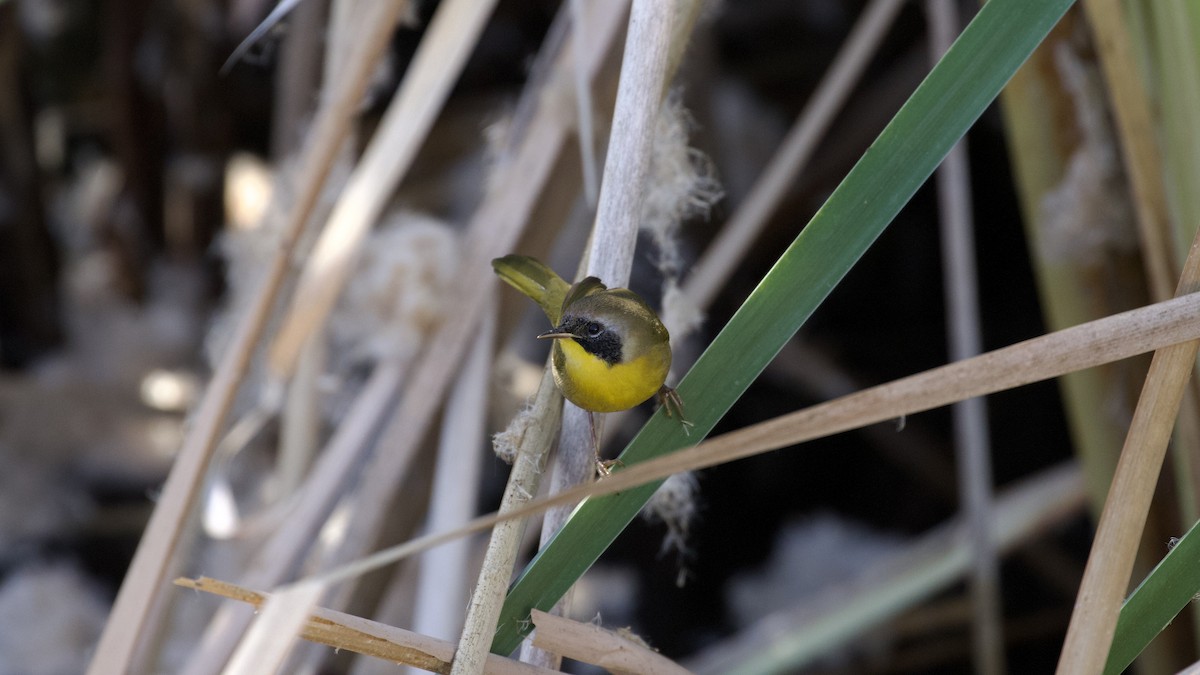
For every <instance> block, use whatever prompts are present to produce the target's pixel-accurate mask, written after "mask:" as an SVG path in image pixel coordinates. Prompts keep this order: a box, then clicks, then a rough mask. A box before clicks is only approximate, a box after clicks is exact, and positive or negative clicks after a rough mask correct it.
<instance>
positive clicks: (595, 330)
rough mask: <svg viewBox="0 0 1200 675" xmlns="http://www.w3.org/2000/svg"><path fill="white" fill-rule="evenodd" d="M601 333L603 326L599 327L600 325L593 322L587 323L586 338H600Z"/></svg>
mask: <svg viewBox="0 0 1200 675" xmlns="http://www.w3.org/2000/svg"><path fill="white" fill-rule="evenodd" d="M603 332H604V326H601V325H600V324H598V323H596V322H595V321H589V322H588V325H587V334H588V337H591V338H594V337H600V334H601V333H603Z"/></svg>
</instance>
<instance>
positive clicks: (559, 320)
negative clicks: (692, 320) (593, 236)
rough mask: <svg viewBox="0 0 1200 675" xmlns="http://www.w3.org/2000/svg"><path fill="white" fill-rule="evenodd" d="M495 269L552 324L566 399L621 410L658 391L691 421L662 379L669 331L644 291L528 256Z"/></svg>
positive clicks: (501, 261) (549, 334) (497, 263)
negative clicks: (574, 278)
mask: <svg viewBox="0 0 1200 675" xmlns="http://www.w3.org/2000/svg"><path fill="white" fill-rule="evenodd" d="M492 267H493V268H495V270H496V274H498V275H500V278H501V279H503V280H505V281H506V282H508V283H509V284H511V285H512V286H513V287H514V288H516V289H517V290H518V291H521V292H522V293H524V294H525V295H527V296H529V297H530V298H532V299H533V301H534V302H536V303H537V304H538V305H539V306H540V307H541V308H542V311H544V312H545V313H546V316H547V317H548V318H549V319H550V323H551V324H552V325H554V328H552V329H550V330H548V331H546V332H545V333H542V334H541V335H539V336H538V337H539V338H545V339H552V340H554V346H553V358H552V359H551V363H552V365H553V369H554V381H555V383H557V384H558V388H559V390H560V391H561V392H562V394H563V396H564V397H566V399H567V400H568V401H570V402H572V403H574V404H575V405H577V406H579V407H580V408H583V409H584V410H587V411H590V412H616V411H618V410H626V409H629V408H632V407H634V406H636V405H638V404H639V403H642V402H643V401H646V400H647V399H649V398H650V397H651V396H654V395H655V394H657V395H658V396H659V399H660V400H661V401H662V402H663V404H664V406H666V408H667V413H668V414H669V415H672V416H674V415H676V414H677V415H679V419H680V420H681V421H683V423H684V424H685V425H686V424H687V422H686V421H685V420H683V406H682V402H681V401H680V399H679V395H678V394H676V393H675V390H674V389H671V388H670V387H667V386H665V384H664V383H665V382H666V379H667V372H668V371H669V370H670V369H671V342H670V335H668V333H667V328H666V326H664V325H663V323H662V321H660V320H659V318H658V315H657V314H655V313H654V310H652V309H650V306H649V305H647V304H646V301H645V300H643V299H642V298H641V296H639V295H638V294H637V293H634V292H633V291H631V290H629V289H627V288H608V287H607V286H605V285H604V284H603V283H601V282H600V280H599V279H597V278H596V277H588V278H586V279H584V280H583V281H580V282H579V283H577V284H574V285H571V284H568V283H567V282H566V281H565V280H563V278H562V277H560V276H558V274H556V273H555V272H554V270H552V269H550V268H549V267H547V266H546V265H545V264H543V263H542V262H540V261H538V260H536V259H534V258H530V257H528V256H522V255H508V256H504V257H503V258H496V259H495V260H493V261H492Z"/></svg>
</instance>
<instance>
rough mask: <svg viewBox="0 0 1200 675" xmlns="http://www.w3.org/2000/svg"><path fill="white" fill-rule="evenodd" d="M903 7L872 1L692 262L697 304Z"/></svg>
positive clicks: (802, 160) (746, 241)
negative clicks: (775, 146) (776, 144)
mask: <svg viewBox="0 0 1200 675" xmlns="http://www.w3.org/2000/svg"><path fill="white" fill-rule="evenodd" d="M902 6H904V2H903V0H872V2H871V3H870V4H869V5H867V7H866V8H865V9H863V12H862V14H861V15H860V17H859V19H858V21H857V22H856V23H855V24H854V28H853V29H852V30H851V31H850V35H849V36H847V37H846V42H845V43H844V44H843V45H842V48H841V49H840V50H839V51H838V54H837V56H836V57H834V60H833V63H832V64H830V66H829V70H828V71H827V72H826V73H825V76H824V77H822V78H821V82H820V83H819V84H818V85H817V88H816V90H815V91H814V92H813V94H812V97H811V98H810V99H809V101H808V103H807V104H805V106H804V109H803V110H802V111H801V112H800V115H799V116H798V117H797V118H796V122H795V123H794V124H793V125H792V128H791V130H789V131H788V134H787V136H786V137H785V138H784V140H783V144H782V145H781V146H780V148H779V151H778V152H776V153H775V155H774V156H773V157H772V158H771V161H770V163H768V164H767V167H766V168H765V169H764V170H763V172H762V175H760V176H759V178H758V180H756V181H755V183H754V187H753V188H752V189H751V191H750V194H749V195H747V196H746V200H745V201H744V202H743V203H742V204H741V205H740V206H739V207H738V209H737V211H735V212H734V214H733V216H732V217H731V218H730V219H729V221H728V222H727V223H726V224H725V226H724V227H723V228H721V233H720V234H719V235H717V238H716V239H715V240H714V241H713V242H712V244H710V245H709V247H708V248H707V249H706V250H705V251H704V255H703V256H702V257H701V258H700V260H698V261H697V262H696V264H695V265H694V266H693V267H692V271H691V274H689V275H688V278H687V280H686V282H685V283H684V286H683V290H684V293H685V294H686V295H687V296H688V297H689V298H691V300H692V302H694V303H696V306H698V307H707V306H709V305H710V304H712V301H713V298H715V297H716V295H717V292H718V291H719V290H720V289H722V288H724V287H725V284H726V282H727V281H728V280H729V277H730V276H731V275H732V274H733V271H734V270H735V269H736V268H737V266H738V265H739V264H740V262H741V260H742V258H744V257H745V256H746V252H747V251H749V250H750V246H751V245H752V244H753V243H754V240H755V239H756V238H757V237H758V235H759V233H761V232H762V230H763V228H764V227H766V225H767V222H768V219H769V218H770V217H771V214H772V213H774V211H775V208H776V206H777V205H778V204H779V201H780V200H781V199H782V198H783V197H784V195H785V194H786V193H787V190H788V189H789V188H790V187H791V186H792V184H793V183H794V182H795V180H796V175H797V174H798V173H799V172H800V171H801V170H802V169H803V168H804V166H805V165H806V164H808V160H809V158H811V157H812V153H813V151H814V150H815V149H816V147H817V143H818V142H819V141H820V140H821V138H822V136H824V135H825V132H826V131H828V129H829V125H830V124H832V123H833V120H834V116H835V115H836V114H837V112H838V111H839V110H841V108H842V105H844V104H845V102H846V99H847V98H848V97H849V96H850V92H851V91H853V90H854V86H855V84H857V83H858V80H859V78H860V77H861V76H862V72H863V70H864V69H865V68H866V67H867V63H869V62H870V60H871V57H872V56H873V55H874V54H875V52H876V50H878V48H879V45H880V43H882V41H883V36H884V34H885V33H886V32H887V30H888V28H889V27H891V25H892V22H893V20H894V19H895V18H896V13H897V12H899V11H900V8H901V7H902Z"/></svg>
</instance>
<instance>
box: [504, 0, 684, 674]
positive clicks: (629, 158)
mask: <svg viewBox="0 0 1200 675" xmlns="http://www.w3.org/2000/svg"><path fill="white" fill-rule="evenodd" d="M675 5H676V3H674V2H661V1H659V0H634V1H633V3H632V4H631V7H630V12H629V28H628V31H627V34H626V37H625V50H624V54H623V56H622V58H621V77H620V81H619V83H618V86H617V100H616V104H615V106H614V109H613V125H612V131H611V133H610V136H609V145H608V154H607V157H606V159H605V162H604V172H603V179H602V182H601V184H600V198H599V203H598V205H597V208H596V220H595V224H594V225H593V227H592V233H591V241H590V247H589V250H588V255H587V264H586V266H585V276H594V277H599V278H600V279H601V280H603V281H604V283H606V284H607V285H609V286H610V287H617V286H627V285H628V283H629V273H630V270H631V269H632V267H633V252H634V248H635V247H636V245H637V233H638V229H639V225H640V220H641V215H642V198H643V196H644V195H643V189H644V187H645V184H646V177H647V175H648V174H649V169H650V153H651V150H652V149H653V147H654V131H655V128H656V127H657V120H658V114H659V109H660V108H661V104H662V100H663V94H664V93H665V91H666V87H667V83H668V82H669V79H668V75H669V73H668V72H667V67H668V62H669V60H670V55H671V51H672V50H671V43H672V39H673V38H675V37H676V35H675V32H674V30H675V29H674V28H673V25H674V23H675V21H676V19H677V17H676V16H675ZM602 419H603V416H597V415H596V414H595V413H591V412H587V411H584V410H581V409H579V408H578V407H576V406H574V405H571V404H567V405H565V409H564V411H563V421H562V429H563V434H562V437H561V438H560V439H559V444H558V454H557V456H556V458H555V463H554V471H553V474H552V476H551V484H550V491H551V493H555V492H560V491H562V490H565V489H568V488H570V487H572V486H574V485H578V484H581V483H585V482H587V481H590V480H591V479H592V477H593V476H594V475H595V472H596V468H595V457H596V447H595V445H596V443H597V442H598V441H596V440H595V439H596V438H597V437H598V433H599V432H597V433H596V434H593V431H592V429H593V426H594V427H595V428H597V429H600V428H602V424H603V422H602ZM569 515H570V512H569V508H566V507H564V508H561V509H556V510H553V511H551V512H549V513H547V514H546V517H545V518H544V520H543V522H542V545H543V546H544V545H545V543H546V542H547V541H549V540H550V538H551V537H553V536H554V534H555V533H556V532H558V530H559V528H561V527H562V524H563V523H564V522H566V519H567V518H568V517H569ZM562 602H563V601H560V605H559V607H557V608H556V609H557V610H558V611H559V612H562V611H563V607H562ZM521 660H523V661H526V662H529V663H536V664H538V665H543V666H546V667H551V668H557V667H558V664H559V658H558V657H557V656H555V655H553V654H549V653H546V652H544V651H542V650H538V649H535V648H531V647H528V646H526V647H525V648H523V649H522V654H521Z"/></svg>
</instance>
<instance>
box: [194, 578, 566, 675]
mask: <svg viewBox="0 0 1200 675" xmlns="http://www.w3.org/2000/svg"><path fill="white" fill-rule="evenodd" d="M175 585H177V586H182V587H183V588H190V589H193V590H196V591H203V592H205V593H211V594H213V595H218V596H221V597H224V598H229V599H230V600H237V601H238V602H243V603H246V604H248V605H251V606H253V607H255V608H261V607H262V606H263V605H265V604H266V602H267V600H268V599H269V598H270V597H271V596H269V595H267V594H265V593H260V592H258V591H252V590H250V589H248V588H245V587H242V586H236V585H234V584H230V583H226V582H224V581H220V580H217V579H210V578H207V577H200V578H199V579H176V580H175ZM300 635H301V637H303V638H304V639H306V640H309V641H312V642H316V643H319V644H323V645H328V646H330V647H333V648H334V649H345V650H349V651H352V652H355V653H357V654H365V655H367V656H373V657H375V658H379V659H383V660H385V661H391V662H392V663H397V664H404V665H409V666H414V667H416V668H422V669H424V670H428V671H432V672H435V673H448V672H450V660H451V657H452V656H453V654H454V645H453V644H451V643H449V642H446V641H444V640H437V639H434V638H431V637H429V636H426V635H420V634H418V633H413V632H411V631H407V630H404V629H402V628H395V627H392V626H388V625H387V624H382V623H378V622H375V621H371V620H369V619H363V618H361V617H357V616H353V615H351V614H345V613H342V612H337V611H334V610H331V609H325V608H322V607H318V608H316V609H314V610H313V611H312V613H311V615H310V616H309V617H308V618H307V619H306V620H305V621H304V625H303V628H301V630H300ZM486 667H487V670H486V672H488V673H495V674H496V675H551V673H553V672H555V671H550V670H545V669H542V668H535V667H533V666H530V665H528V664H524V663H518V662H516V661H512V660H510V659H506V658H504V657H501V656H496V655H491V656H489V657H488V659H487V662H486Z"/></svg>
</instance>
